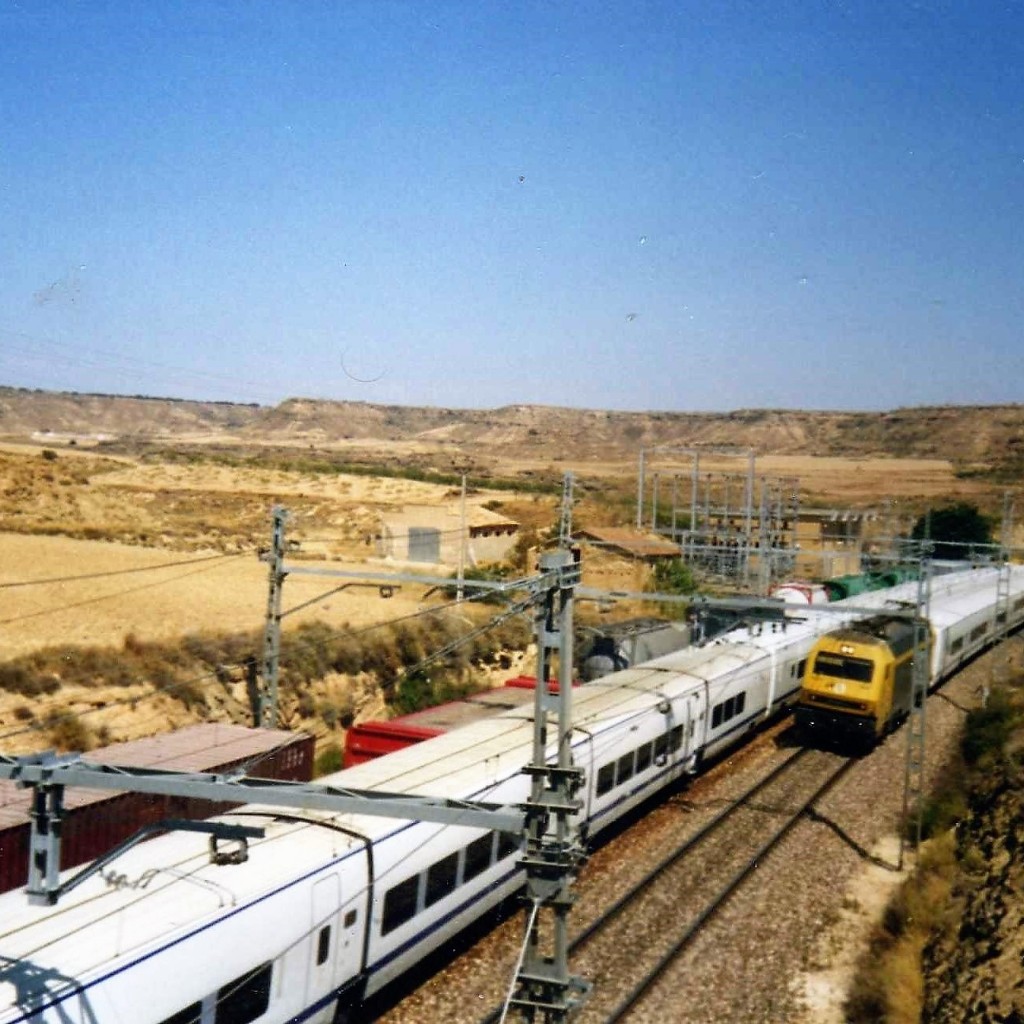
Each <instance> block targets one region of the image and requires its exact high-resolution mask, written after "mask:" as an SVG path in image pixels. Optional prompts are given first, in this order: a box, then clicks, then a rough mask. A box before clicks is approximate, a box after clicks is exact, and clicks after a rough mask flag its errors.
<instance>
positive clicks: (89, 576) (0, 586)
mask: <svg viewBox="0 0 1024 1024" xmlns="http://www.w3.org/2000/svg"><path fill="white" fill-rule="evenodd" d="M245 553H249V554H251V552H236V553H235V554H231V555H224V554H221V555H204V556H203V557H202V558H189V559H186V560H184V561H181V562H161V563H160V564H159V565H142V566H137V567H136V568H134V569H108V570H106V571H104V572H88V573H82V574H81V575H79V576H48V577H45V578H43V579H38V580H17V581H15V582H13V583H0V590H11V589H13V588H14V587H40V586H44V585H46V584H48V583H77V582H78V581H79V580H98V579H101V578H103V577H105V576H128V575H130V574H132V573H138V572H156V571H157V570H158V569H173V568H176V567H178V566H182V565H197V564H199V563H200V562H212V561H214V560H215V559H218V558H235V557H237V555H239V554H245Z"/></svg>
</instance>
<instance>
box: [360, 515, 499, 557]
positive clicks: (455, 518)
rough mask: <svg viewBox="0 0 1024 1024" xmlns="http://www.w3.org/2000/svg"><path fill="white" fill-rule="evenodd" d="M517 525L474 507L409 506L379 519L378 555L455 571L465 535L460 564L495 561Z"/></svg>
mask: <svg viewBox="0 0 1024 1024" xmlns="http://www.w3.org/2000/svg"><path fill="white" fill-rule="evenodd" d="M518 534H519V524H518V523H517V522H516V521H515V520H513V519H509V518H508V517H507V516H502V515H499V514H498V513H497V512H492V511H491V510H490V509H486V508H482V507H481V506H479V505H470V506H469V507H467V509H466V519H465V530H463V520H462V512H461V509H460V507H459V503H458V502H455V503H453V504H451V505H444V506H440V507H438V506H433V505H411V506H406V507H405V508H403V509H402V510H401V511H400V512H392V513H388V514H386V515H382V516H381V531H380V538H379V544H380V554H381V556H382V557H384V558H387V559H390V560H392V561H395V562H417V563H426V564H429V565H445V566H451V567H455V566H457V565H458V564H459V548H460V546H461V544H462V543H463V537H465V541H464V542H465V555H464V564H465V565H467V566H470V565H482V564H484V563H487V562H501V561H503V560H504V559H505V558H506V557H507V556H508V553H509V551H510V550H511V549H512V546H513V545H514V544H515V542H516V538H517V536H518Z"/></svg>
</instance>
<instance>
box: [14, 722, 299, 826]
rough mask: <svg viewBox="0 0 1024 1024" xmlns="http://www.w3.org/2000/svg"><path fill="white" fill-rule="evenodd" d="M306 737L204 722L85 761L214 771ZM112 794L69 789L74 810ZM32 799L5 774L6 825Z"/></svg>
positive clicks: (20, 817) (92, 754) (19, 818)
mask: <svg viewBox="0 0 1024 1024" xmlns="http://www.w3.org/2000/svg"><path fill="white" fill-rule="evenodd" d="M301 737H302V734H301V733H294V732H287V731H285V730H282V729H249V728H247V727H246V726H244V725H232V724H231V723H227V722H224V723H220V722H202V723H199V724H198V725H189V726H186V727H185V728H184V729H178V730H177V731H176V732H169V733H164V734H163V735H161V736H149V737H147V738H146V739H141V740H129V741H128V742H126V743H113V744H111V745H110V746H107V747H97V748H96V749H95V750H90V751H89V752H88V753H87V754H86V755H85V760H87V761H92V762H96V763H98V764H111V765H120V766H122V767H125V768H165V769H168V770H173V771H182V772H208V771H213V770H215V769H217V768H219V767H222V766H225V765H230V764H235V763H237V762H239V761H244V760H246V759H247V758H250V757H258V756H259V755H260V754H268V753H270V752H271V751H272V750H276V749H277V748H279V747H283V746H286V745H287V744H288V743H291V742H293V741H295V740H297V739H300V738H301ZM256 774H257V775H258V774H259V772H258V770H257V771H256ZM112 795H114V796H116V795H117V794H116V793H112V792H111V790H99V789H79V788H77V787H75V788H73V789H70V788H69V789H66V790H65V791H64V806H65V808H67V809H68V810H71V809H73V808H75V807H84V806H85V805H87V804H92V803H96V802H97V801H99V800H106V799H109V798H110V797H111V796H112ZM31 801H32V790H31V789H22V788H21V787H20V786H18V784H17V783H16V782H11V781H9V780H7V779H0V829H4V828H9V827H10V826H12V825H20V824H22V823H23V822H25V821H27V820H28V812H29V808H30V805H31Z"/></svg>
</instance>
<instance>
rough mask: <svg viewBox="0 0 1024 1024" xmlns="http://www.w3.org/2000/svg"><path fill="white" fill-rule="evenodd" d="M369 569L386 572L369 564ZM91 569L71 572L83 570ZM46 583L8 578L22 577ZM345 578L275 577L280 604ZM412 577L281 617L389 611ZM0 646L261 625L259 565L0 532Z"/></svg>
mask: <svg viewBox="0 0 1024 1024" xmlns="http://www.w3.org/2000/svg"><path fill="white" fill-rule="evenodd" d="M302 567H303V568H309V567H323V568H327V569H330V570H332V571H352V572H358V571H360V569H361V568H363V567H362V566H360V565H358V564H348V565H346V564H345V563H341V562H331V563H329V564H324V563H315V562H303V563H302ZM372 568H373V569H374V570H375V571H379V572H386V571H388V567H387V566H384V565H378V566H374V567H372ZM100 573H105V574H114V575H103V576H98V577H96V578H91V579H79V580H75V579H70V578H69V577H75V576H88V575H90V574H100ZM48 579H54V580H56V581H55V582H52V583H37V584H34V585H32V586H12V584H16V583H21V582H24V581H39V580H48ZM343 582H345V581H344V580H343V579H331V578H328V577H320V576H300V575H293V576H290V577H289V578H288V579H286V581H285V584H284V587H283V607H284V609H285V610H286V611H287V609H289V608H293V607H295V606H296V605H299V604H303V603H305V602H307V601H311V600H313V599H314V598H316V597H317V595H319V594H323V593H325V592H326V591H328V590H330V589H332V588H333V587H336V586H338V585H339V584H341V583H343ZM423 590H424V588H422V587H419V586H411V585H410V586H404V587H401V588H399V589H397V590H396V591H395V593H394V596H392V597H391V598H390V599H388V600H383V599H381V597H380V596H379V594H378V592H377V590H376V589H365V588H359V589H351V590H346V591H343V592H342V593H339V594H334V595H332V596H330V597H325V598H324V599H323V600H320V601H314V603H313V604H311V605H310V606H308V607H307V608H305V609H303V610H302V611H300V612H297V613H296V614H295V615H293V616H288V617H287V619H286V623H285V624H286V626H290V625H293V624H297V623H299V622H302V621H307V620H312V619H319V620H320V621H324V622H327V623H328V624H330V625H332V626H335V627H338V626H341V625H343V624H345V623H349V624H351V625H353V626H357V625H365V624H369V623H371V622H378V621H385V620H390V619H394V618H398V617H399V616H402V615H407V614H410V613H412V612H415V611H417V610H419V609H420V608H421V607H423V600H422V597H423ZM0 592H2V593H3V594H4V597H5V600H4V603H3V609H2V612H0V650H2V651H3V657H4V659H7V658H12V657H15V656H17V655H18V654H23V653H27V652H28V651H31V650H34V649H36V648H38V647H47V646H51V645H59V644H74V645H79V644H81V645H89V644H97V645H102V646H108V645H114V646H120V645H121V644H122V643H123V641H124V638H125V637H126V636H127V635H128V634H134V635H135V636H137V637H138V638H139V639H142V640H156V639H166V638H172V637H180V636H182V635H186V634H189V633H197V632H202V631H204V630H215V631H217V632H230V631H236V630H252V629H260V628H262V627H263V624H264V621H265V617H266V606H267V595H268V574H267V566H266V564H265V563H263V562H261V561H259V559H258V558H257V557H256V555H255V554H248V555H234V556H224V555H219V554H218V553H216V552H195V553H183V552H170V551H162V550H156V549H152V548H142V547H133V546H129V545H124V544H116V543H107V542H97V541H83V540H71V539H68V538H66V537H33V536H23V535H20V534H4V533H0Z"/></svg>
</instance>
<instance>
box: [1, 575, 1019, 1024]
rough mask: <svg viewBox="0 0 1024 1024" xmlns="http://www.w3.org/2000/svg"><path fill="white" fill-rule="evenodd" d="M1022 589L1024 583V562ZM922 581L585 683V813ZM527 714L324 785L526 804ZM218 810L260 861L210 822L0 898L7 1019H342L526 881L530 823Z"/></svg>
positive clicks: (600, 823)
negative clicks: (521, 827)
mask: <svg viewBox="0 0 1024 1024" xmlns="http://www.w3.org/2000/svg"><path fill="white" fill-rule="evenodd" d="M1013 587H1014V593H1015V594H1017V593H1021V592H1024V578H1021V575H1020V574H1019V573H1018V572H1015V574H1014V576H1013ZM969 590H970V591H977V592H981V593H989V594H990V595H991V603H992V605H993V613H994V605H995V602H996V574H995V573H994V571H992V570H987V571H981V572H971V573H964V574H962V575H961V576H960V577H945V578H943V579H942V580H940V581H937V582H936V584H935V588H934V590H933V597H934V599H935V600H936V601H939V600H941V598H942V594H943V593H952V592H954V591H956V592H958V593H964V592H967V591H969ZM915 593H916V584H907V585H903V586H901V587H896V588H893V589H892V590H889V591H876V592H873V593H871V594H864V595H860V596H859V597H857V598H854V599H851V601H849V602H846V603H845V607H844V602H836V603H834V604H831V605H829V606H827V611H826V612H825V613H823V614H819V615H814V616H812V617H810V618H808V619H807V620H790V621H788V622H786V623H785V624H782V623H776V624H775V626H774V629H773V628H772V626H770V625H768V624H765V625H763V626H761V627H760V628H759V631H758V630H755V631H753V632H752V631H746V630H743V631H735V632H733V633H731V634H728V635H726V636H724V637H720V638H719V639H717V640H715V641H714V642H712V643H710V644H708V645H707V646H704V647H699V648H688V649H686V650H683V651H679V652H676V653H674V654H671V655H667V656H665V657H662V658H659V659H656V660H654V661H651V662H648V663H646V664H643V665H639V666H635V667H632V668H629V669H626V670H625V671H622V672H618V673H614V674H612V675H609V676H606V677H604V678H602V679H600V680H598V681H595V682H593V683H589V684H587V685H586V686H583V687H580V688H577V689H576V690H574V695H573V700H574V713H573V721H574V739H573V758H574V761H575V763H576V764H577V765H579V766H581V767H583V768H584V770H585V778H586V782H585V785H584V787H583V789H582V790H581V794H580V796H581V799H582V800H583V808H582V810H581V812H580V817H581V819H583V820H581V822H580V824H581V825H582V826H583V827H585V828H586V829H588V830H589V832H590V834H591V835H594V834H597V833H599V832H600V831H601V830H602V829H603V828H606V827H607V826H608V825H609V824H610V823H611V822H613V821H615V820H616V819H617V818H619V817H621V816H622V815H623V814H624V813H626V812H627V811H628V810H630V809H631V808H633V807H635V806H636V805H637V804H639V803H640V802H641V801H643V800H645V799H647V798H648V797H650V796H651V795H652V794H654V793H656V792H657V791H658V790H660V789H663V788H664V787H666V786H669V785H670V784H671V783H673V782H674V781H676V780H678V779H680V778H681V777H683V776H685V775H686V774H687V773H689V772H692V771H694V770H696V769H697V768H698V766H699V765H700V763H701V761H702V760H704V759H706V758H708V757H711V756H714V755H716V754H718V753H720V752H721V751H723V750H725V749H728V748H729V747H730V746H731V745H733V744H736V743H738V742H740V741H741V740H742V738H743V737H744V736H745V735H746V734H747V733H748V732H749V731H750V730H751V729H753V728H754V727H756V726H757V725H758V724H759V723H760V722H762V721H764V720H765V719H766V718H768V717H770V716H771V715H772V714H773V713H774V712H775V711H777V710H778V709H780V708H782V707H783V706H784V705H787V704H788V703H790V702H791V701H792V700H793V698H794V697H795V695H796V694H797V691H798V689H799V686H800V678H801V674H802V669H803V663H804V661H805V659H806V658H807V656H808V653H809V652H810V650H811V648H812V646H813V644H814V642H815V640H816V638H817V637H818V635H820V634H821V633H823V632H825V631H826V630H829V629H834V628H836V626H837V625H839V624H841V623H843V622H847V621H850V620H851V619H852V618H853V617H855V613H854V612H853V611H851V610H850V608H849V606H850V605H853V606H854V607H855V608H864V607H867V608H874V609H879V610H881V609H883V608H884V607H885V606H886V604H887V602H889V601H893V600H902V601H913V600H914V596H915ZM937 607H938V606H937ZM529 718H530V716H529V714H527V713H524V712H523V710H521V709H520V710H516V711H510V712H505V713H501V714H498V715H495V716H494V717H492V718H489V719H485V720H483V721H478V722H475V723H473V724H471V725H468V726H466V727H464V728H462V729H458V730H455V731H452V732H449V733H446V734H445V735H442V736H438V737H436V738H434V739H430V740H426V741H424V742H422V743H419V744H417V745H415V746H412V747H409V748H407V749H405V750H401V751H398V752H396V753H393V754H390V755H388V756H387V757H382V758H378V759H377V760H374V761H370V762H368V763H366V764H363V765H360V766H358V767H355V768H351V769H347V770H345V771H343V772H340V773H338V774H337V775H335V776H331V777H329V778H328V779H325V780H324V781H325V782H331V783H333V784H336V785H339V786H344V787H348V788H352V789H367V790H371V789H372V790H379V791H388V792H403V793H414V794H424V795H432V796H443V797H447V798H462V799H470V800H480V801H487V802H491V803H502V804H519V803H522V802H524V801H525V800H526V799H527V797H528V792H529V782H528V779H527V777H526V776H525V775H524V774H523V773H522V768H523V766H524V764H526V763H527V762H528V761H529V759H530V756H531V743H532V731H533V730H532V724H531V722H530V720H529ZM222 819H223V820H227V821H231V822H235V823H241V824H249V825H258V826H261V827H263V828H265V830H266V832H265V838H263V839H260V840H255V841H251V842H250V844H249V855H248V859H247V860H246V861H245V862H243V863H239V864H214V863H211V859H210V856H209V849H208V846H207V843H206V841H205V839H204V838H203V837H201V836H197V835H196V834H194V833H170V834H167V835H165V836H162V837H160V838H156V839H153V840H150V841H149V842H146V843H143V844H141V845H139V846H137V847H135V848H134V849H132V850H130V851H128V852H127V853H125V854H123V855H121V856H120V857H119V858H117V859H116V860H115V861H113V862H112V863H111V864H109V865H107V866H106V867H105V868H104V870H103V872H102V874H100V875H97V876H95V877H93V878H92V879H90V880H89V881H87V882H85V883H84V884H83V885H81V886H80V887H79V888H77V889H75V890H73V891H72V892H71V893H70V894H68V896H67V897H65V899H64V900H62V901H61V902H60V903H59V904H58V905H57V906H55V907H44V908H40V907H34V906H30V905H28V903H27V900H26V897H25V894H24V893H23V892H12V893H8V894H6V895H4V896H0V1024H15V1022H24V1024H271V1022H273V1024H284V1022H300V1021H309V1022H315V1024H338V1022H341V1021H347V1020H350V1019H353V1018H355V1017H357V1016H358V1014H359V1007H360V1005H361V1004H362V1002H363V1000H364V999H365V998H366V997H367V996H369V995H372V994H373V993H375V992H377V991H379V990H380V989H382V988H383V987H384V986H385V985H387V984H388V983H389V982H392V981H394V980H395V979H397V978H399V977H400V976H401V975H402V974H403V973H404V972H406V971H408V970H409V969H410V968H411V967H413V966H414V965H415V964H417V963H418V962H419V961H420V960H421V959H422V958H423V957H425V956H426V955H428V954H429V953H431V952H433V951H434V950H436V949H438V948H439V947H442V946H444V945H445V944H446V943H447V942H448V941H449V940H450V939H451V938H452V936H453V935H455V934H456V933H458V932H459V931H460V930H462V929H463V928H465V927H466V926H467V925H468V924H470V923H471V922H473V921H474V920H476V919H477V918H478V917H479V916H480V915H481V914H483V913H484V912H485V911H487V910H488V909H490V908H493V907H494V906H496V905H497V904H498V903H499V902H500V901H501V900H503V899H504V898H506V897H508V896H510V895H511V894H513V893H514V892H515V891H516V890H517V889H519V888H520V887H521V885H522V883H523V874H522V871H521V869H520V867H519V857H520V848H519V837H518V836H516V835H511V834H505V833H492V832H488V831H485V830H482V829H479V828H468V827H461V826H452V825H448V826H442V825H436V824H428V823H423V822H410V821H396V820H394V819H385V818H378V817H368V816H359V815H350V814H348V815H342V814H330V813H326V812H319V811H308V812H283V811H280V810H277V809H274V808H268V807H257V806H246V807H243V808H240V809H238V810H236V811H234V812H230V813H228V814H226V815H223V816H222Z"/></svg>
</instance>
